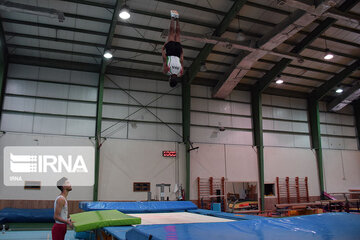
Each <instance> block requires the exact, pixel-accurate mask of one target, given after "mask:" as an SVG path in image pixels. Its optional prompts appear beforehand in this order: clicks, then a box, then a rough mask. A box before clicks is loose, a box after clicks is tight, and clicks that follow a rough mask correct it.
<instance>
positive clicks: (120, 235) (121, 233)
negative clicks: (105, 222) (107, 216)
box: [103, 226, 133, 240]
mask: <svg viewBox="0 0 360 240" xmlns="http://www.w3.org/2000/svg"><path fill="white" fill-rule="evenodd" d="M132 228H133V226H121V227H104V228H103V230H104V231H105V232H106V233H107V234H109V235H111V236H113V237H114V238H115V239H117V240H126V237H125V235H126V232H127V231H129V230H131V229H132Z"/></svg>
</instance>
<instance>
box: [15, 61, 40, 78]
mask: <svg viewBox="0 0 360 240" xmlns="http://www.w3.org/2000/svg"><path fill="white" fill-rule="evenodd" d="M8 77H11V78H17V77H18V78H28V79H38V77H39V67H36V66H29V65H20V64H9V69H8Z"/></svg>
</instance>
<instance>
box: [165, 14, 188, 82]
mask: <svg viewBox="0 0 360 240" xmlns="http://www.w3.org/2000/svg"><path fill="white" fill-rule="evenodd" d="M170 15H171V22H170V29H169V34H168V38H167V41H166V43H165V44H164V46H163V48H162V58H163V72H164V74H167V75H168V76H170V77H169V82H170V86H171V87H175V86H176V84H177V82H178V81H179V78H180V77H181V76H182V75H183V73H184V67H183V62H184V54H183V49H182V46H181V43H180V23H179V13H178V12H177V11H175V10H171V11H170ZM174 22H176V29H175V28H174V25H175V24H174Z"/></svg>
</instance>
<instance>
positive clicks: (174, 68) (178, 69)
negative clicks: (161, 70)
mask: <svg viewBox="0 0 360 240" xmlns="http://www.w3.org/2000/svg"><path fill="white" fill-rule="evenodd" d="M166 60H167V61H166V64H167V66H168V67H169V71H168V72H167V75H169V76H171V75H173V74H175V75H177V76H178V77H180V76H181V75H182V66H181V62H180V58H179V57H176V56H168V57H167V59H166Z"/></svg>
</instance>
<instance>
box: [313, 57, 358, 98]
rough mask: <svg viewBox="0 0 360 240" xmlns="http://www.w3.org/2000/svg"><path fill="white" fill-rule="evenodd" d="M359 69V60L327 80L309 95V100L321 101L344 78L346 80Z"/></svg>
mask: <svg viewBox="0 0 360 240" xmlns="http://www.w3.org/2000/svg"><path fill="white" fill-rule="evenodd" d="M359 67H360V59H358V60H356V61H355V62H353V63H352V64H351V65H349V66H348V67H346V68H345V69H344V70H342V71H341V72H339V73H338V74H336V75H335V76H333V77H332V78H331V79H329V80H327V81H326V82H325V83H324V84H322V85H321V86H320V87H318V88H317V89H315V90H313V91H312V92H311V93H310V99H311V100H312V101H313V102H314V101H319V100H321V99H322V98H323V97H324V96H325V95H326V94H327V93H328V92H329V91H330V90H331V89H333V88H334V87H336V86H337V85H338V84H340V83H341V82H342V81H343V80H344V79H345V78H347V77H348V76H349V75H350V74H351V73H352V72H354V71H355V70H357V69H358V68H359Z"/></svg>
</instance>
